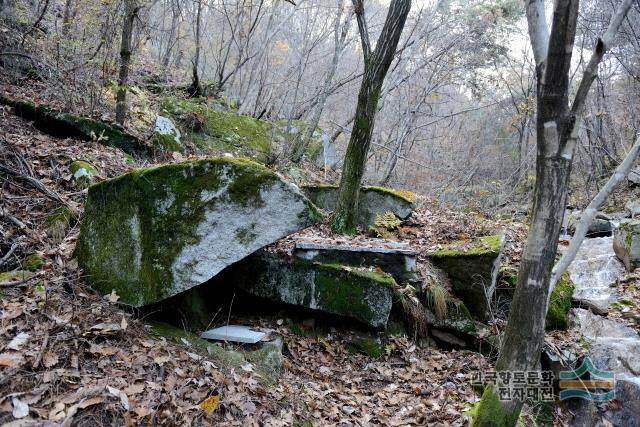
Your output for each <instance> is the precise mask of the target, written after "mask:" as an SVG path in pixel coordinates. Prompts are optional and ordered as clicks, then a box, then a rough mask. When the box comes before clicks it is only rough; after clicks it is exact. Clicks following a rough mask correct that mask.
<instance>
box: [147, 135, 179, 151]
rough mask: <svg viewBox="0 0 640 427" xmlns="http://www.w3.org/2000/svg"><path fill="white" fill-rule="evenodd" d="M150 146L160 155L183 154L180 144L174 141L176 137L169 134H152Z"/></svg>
mask: <svg viewBox="0 0 640 427" xmlns="http://www.w3.org/2000/svg"><path fill="white" fill-rule="evenodd" d="M152 144H153V146H154V148H155V149H156V150H157V151H159V152H161V153H171V152H176V151H177V152H179V153H184V147H183V146H182V144H180V142H178V141H177V140H176V137H175V136H174V135H171V134H165V135H163V134H160V133H158V132H156V133H154V134H153V138H152Z"/></svg>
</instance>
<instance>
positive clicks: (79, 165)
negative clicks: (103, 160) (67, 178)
mask: <svg viewBox="0 0 640 427" xmlns="http://www.w3.org/2000/svg"><path fill="white" fill-rule="evenodd" d="M69 169H70V170H71V174H72V175H73V180H74V182H75V183H76V184H77V185H78V186H80V187H83V188H86V187H88V186H89V185H91V183H92V181H93V178H94V177H95V176H96V175H97V174H98V170H97V169H96V167H95V166H93V165H92V164H91V163H89V162H86V161H84V160H74V161H73V162H71V164H70V165H69Z"/></svg>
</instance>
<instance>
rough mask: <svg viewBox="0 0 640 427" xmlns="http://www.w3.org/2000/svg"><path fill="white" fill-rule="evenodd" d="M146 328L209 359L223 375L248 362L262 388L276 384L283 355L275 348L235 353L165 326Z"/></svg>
mask: <svg viewBox="0 0 640 427" xmlns="http://www.w3.org/2000/svg"><path fill="white" fill-rule="evenodd" d="M148 325H149V326H150V327H151V334H152V335H155V336H157V337H164V338H168V339H170V340H172V341H173V342H175V343H176V344H179V345H181V346H185V345H187V349H188V350H189V351H193V350H195V351H196V352H197V353H200V354H201V355H203V356H205V357H208V358H210V359H211V360H213V361H214V362H215V363H216V365H218V366H219V367H220V368H221V369H222V370H223V371H225V372H231V371H232V370H238V369H241V368H242V367H243V366H245V365H246V364H247V363H248V362H251V363H253V364H254V365H255V366H256V368H257V374H258V378H259V380H260V382H261V383H263V384H265V385H269V384H273V383H274V382H275V380H274V375H276V374H277V373H278V372H279V370H280V369H279V366H278V365H280V366H281V365H282V363H281V358H282V353H281V351H280V350H279V349H278V348H276V344H271V343H266V344H264V345H263V347H262V348H260V349H259V350H257V351H246V352H245V351H235V350H229V349H226V348H223V347H222V346H220V345H219V344H214V343H212V342H209V341H207V340H205V339H203V338H200V337H199V336H198V335H196V334H193V333H191V332H188V331H185V330H183V329H180V328H177V327H175V326H172V325H169V324H166V323H161V322H148ZM277 355H279V358H280V360H275V359H277V358H278V356H277Z"/></svg>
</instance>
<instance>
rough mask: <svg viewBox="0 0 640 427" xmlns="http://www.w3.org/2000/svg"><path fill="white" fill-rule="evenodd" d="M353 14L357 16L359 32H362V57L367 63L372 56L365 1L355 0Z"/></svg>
mask: <svg viewBox="0 0 640 427" xmlns="http://www.w3.org/2000/svg"><path fill="white" fill-rule="evenodd" d="M353 12H354V13H355V14H356V21H358V31H359V32H360V42H361V43H362V55H363V56H364V60H365V62H366V61H367V60H368V59H369V56H370V55H371V42H370V41H369V29H368V28H367V19H366V18H365V16H364V0H353Z"/></svg>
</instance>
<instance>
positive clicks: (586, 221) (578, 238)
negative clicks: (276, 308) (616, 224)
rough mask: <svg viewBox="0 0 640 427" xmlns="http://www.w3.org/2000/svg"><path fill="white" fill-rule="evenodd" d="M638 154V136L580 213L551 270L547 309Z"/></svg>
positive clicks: (639, 147) (639, 145)
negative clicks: (557, 284)
mask: <svg viewBox="0 0 640 427" xmlns="http://www.w3.org/2000/svg"><path fill="white" fill-rule="evenodd" d="M638 154H640V135H639V136H638V139H636V142H635V144H634V145H633V147H631V150H630V151H629V153H628V154H627V156H626V157H625V158H624V160H623V161H622V163H620V164H619V165H618V167H617V168H616V170H615V172H614V173H613V175H611V177H610V178H609V180H608V181H607V183H606V184H605V185H604V187H602V188H601V189H600V192H598V194H597V195H596V197H594V198H593V200H591V203H589V206H587V208H586V209H585V210H584V212H583V213H582V217H581V218H580V222H579V223H578V226H577V227H576V231H575V233H574V234H573V238H572V239H571V243H570V244H569V248H568V249H567V251H566V252H565V253H564V255H562V258H560V261H558V263H557V264H556V266H555V267H554V268H553V271H552V272H551V279H550V286H551V287H550V291H549V297H548V298H547V308H548V307H549V301H550V300H551V292H553V289H554V288H555V286H556V283H557V282H558V279H559V278H560V276H562V273H564V272H565V271H566V270H567V268H568V267H569V265H570V264H571V262H572V261H573V259H574V258H575V257H576V254H577V253H578V249H579V248H580V245H581V244H582V241H583V240H584V238H585V236H586V235H587V231H588V230H589V226H590V225H591V222H592V221H593V219H594V218H595V216H596V214H597V213H598V209H599V208H600V206H602V204H603V203H604V201H605V200H606V199H607V197H609V195H610V194H611V192H612V191H613V190H614V188H615V187H616V186H617V185H618V184H620V182H621V181H622V180H623V179H625V178H626V177H627V175H628V174H629V171H630V170H631V167H632V166H633V163H634V162H635V160H636V158H637V157H638Z"/></svg>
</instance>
